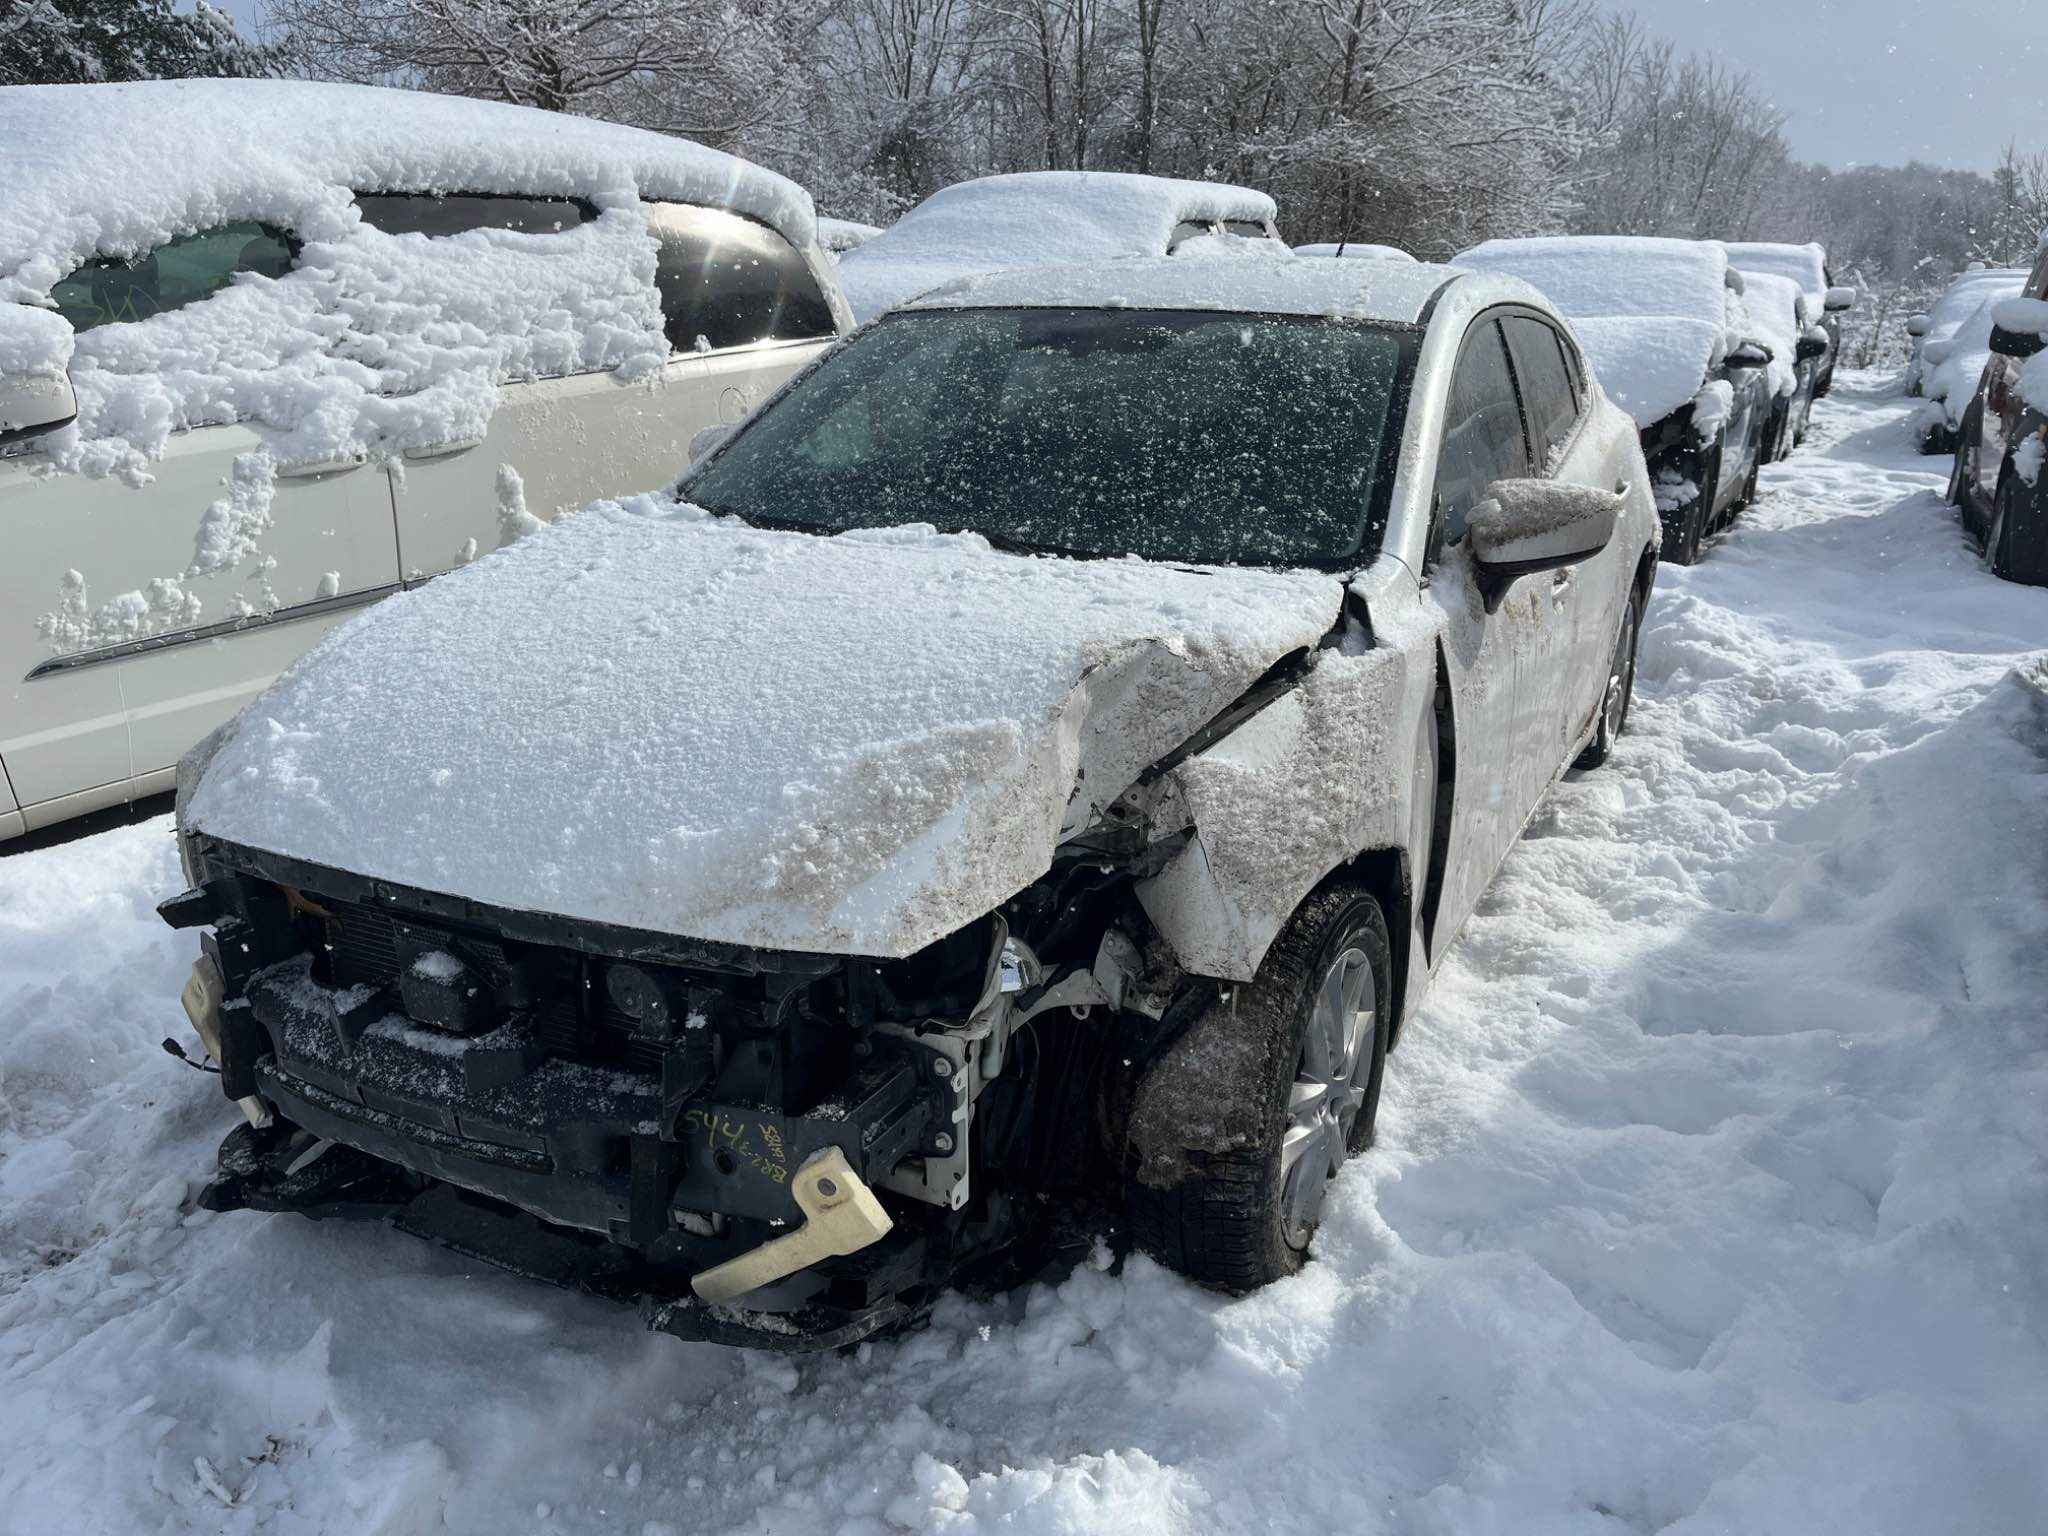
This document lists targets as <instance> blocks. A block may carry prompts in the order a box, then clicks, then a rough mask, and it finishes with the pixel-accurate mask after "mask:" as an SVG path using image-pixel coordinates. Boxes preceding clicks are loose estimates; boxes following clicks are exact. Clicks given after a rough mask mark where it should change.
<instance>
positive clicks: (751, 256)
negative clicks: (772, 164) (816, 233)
mask: <svg viewBox="0 0 2048 1536" xmlns="http://www.w3.org/2000/svg"><path fill="white" fill-rule="evenodd" d="M647 224H648V227H649V228H650V229H651V230H652V231H653V232H654V238H655V242H656V244H657V245H658V247H659V250H658V252H657V254H656V257H655V268H654V282H655V286H656V287H657V288H659V289H660V290H661V319H662V327H663V329H664V330H666V331H667V333H668V343H669V346H670V347H672V348H674V349H675V350H676V351H677V352H715V351H720V350H722V349H724V348H726V347H747V346H754V345H756V344H758V343H760V342H764V341H809V340H813V339H815V338H818V337H825V336H831V335H833V334H834V332H835V331H836V330H837V327H836V326H835V325H834V324H833V322H832V306H831V304H830V303H829V302H828V301H827V300H826V298H825V291H824V289H822V288H820V287H819V286H818V280H817V278H816V277H814V276H813V275H812V273H811V269H810V268H809V267H808V266H806V265H805V264H804V259H803V257H802V255H800V254H799V253H798V251H797V249H796V247H795V246H793V245H791V244H790V243H789V242H788V241H787V240H785V239H783V238H782V236H780V235H779V234H777V233H776V232H775V231H774V230H772V229H770V228H769V227H768V226H767V225H765V224H756V223H755V222H754V221H753V220H752V219H743V218H741V217H740V216H739V215H738V214H735V213H727V212H725V211H724V210H723V209H719V208H692V207H690V206H688V205H687V204H684V203H649V204H648V205H647Z"/></svg>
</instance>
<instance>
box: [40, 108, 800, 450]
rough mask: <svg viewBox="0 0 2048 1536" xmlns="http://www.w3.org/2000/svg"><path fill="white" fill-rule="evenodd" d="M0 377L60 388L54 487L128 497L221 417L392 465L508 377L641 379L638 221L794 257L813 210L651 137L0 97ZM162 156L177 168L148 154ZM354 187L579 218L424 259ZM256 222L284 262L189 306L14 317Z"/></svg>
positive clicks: (643, 340) (448, 120) (473, 238)
mask: <svg viewBox="0 0 2048 1536" xmlns="http://www.w3.org/2000/svg"><path fill="white" fill-rule="evenodd" d="M0 144H4V145H5V146H6V155H5V160H6V175H5V176H4V177H0V358H5V359H6V360H7V363H8V366H9V367H10V369H13V370H16V371H24V372H41V373H57V372H61V371H62V370H63V369H64V368H66V367H67V366H68V367H69V370H70V374H71V379H72V383H73V385H74V387H75V388H76V390H77V394H78V422H77V424H76V425H75V426H73V427H69V428H66V429H65V430H64V431H62V432H59V433H56V434H53V435H52V436H51V437H50V438H48V439H46V440H45V442H44V444H43V445H42V446H43V447H44V449H45V454H46V457H47V459H48V461H49V462H51V463H52V464H54V465H55V466H56V467H57V468H59V469H65V470H72V471H78V472H82V473H86V474H118V475H121V476H122V477H124V478H126V479H128V480H130V481H131V482H134V483H138V484H139V483H141V482H142V481H144V480H146V479H147V478H148V476H149V465H150V462H151V461H152V460H154V459H156V458H158V457H160V456H161V455H162V454H163V453H164V452H165V451H166V449H167V447H168V445H169V441H170V438H171V436H172V435H173V434H174V433H176V432H179V431H182V430H184V429H186V428H190V427H197V426H203V425H209V424H216V423H222V422H230V421H242V422H246V423H247V424H248V425H250V426H251V427H252V428H253V429H254V430H256V431H257V432H258V434H259V435H261V436H262V437H263V438H264V439H265V442H266V445H267V446H268V448H269V449H270V451H271V454H272V456H273V458H275V459H276V460H278V461H280V462H285V461H290V460H304V461H318V460H323V459H330V458H337V457H343V456H347V455H352V454H356V453H378V454H396V453H398V452H400V451H402V450H403V449H405V448H408V447H417V446H421V445H424V444H426V443H430V442H436V441H445V440H448V439H450V438H464V437H474V436H480V435H481V434H482V432H483V429H484V424H485V423H486V422H488V420H489V418H490V416H491V414H492V412H493V411H494V410H495V409H496V406H497V403H498V386H499V385H500V384H501V383H503V382H504V381H506V380H509V379H518V378H530V377H537V376H551V375H562V374H570V373H581V372H598V371H607V370H609V371H614V372H616V373H618V374H620V375H621V376H623V377H637V376H641V375H645V374H649V373H652V372H653V371H654V370H655V369H656V368H658V367H659V366H660V364H661V363H662V362H663V361H665V360H666V358H667V357H668V353H669V347H668V342H667V339H666V337H665V335H664V334H663V329H662V316H661V308H660V301H659V297H658V294H657V292H656V289H655V284H654V272H655V259H656V244H655V240H654V238H653V236H652V235H651V234H650V233H649V231H648V228H647V223H646V219H645V217H644V213H643V211H642V209H641V205H640V199H642V198H646V199H662V200H677V201H684V202H692V203H698V204H704V205H709V206H716V207H725V208H730V209H733V210H734V211H736V212H739V213H742V214H745V215H747V216H749V217H752V218H756V219H759V220H760V221H762V222H764V223H766V224H768V225H770V226H771V227H773V228H775V229H777V230H779V231H781V232H782V233H783V234H784V236H785V237H786V238H788V239H789V240H790V241H791V242H792V243H794V244H796V245H798V246H799V247H802V246H806V245H809V244H811V243H812V242H813V241H814V240H815V237H816V229H815V221H814V218H813V213H812V207H811V201H810V197H809V195H808V194H807V193H805V192H804V191H803V190H802V189H801V188H800V187H798V186H796V185H795V184H794V183H792V182H789V181H787V180H785V179H784V178H782V177H780V176H777V175H775V174H773V173H772V172H769V171H766V170H763V169H761V168H760V167H758V166H753V165H750V164H748V163H747V162H745V161H742V160H737V159H734V158H733V157H732V156H730V155H725V154H721V153H719V152H717V151H715V150H710V149H706V148H704V147H703V146H701V145H697V144H691V143H689V142H687V141H685V140H682V139H677V138H672V137H669V136H667V135H663V134H656V133H649V132H645V131H642V130H639V129H633V128H624V127H619V126H617V125H614V124H607V123H598V122H593V121H591V120H589V119H586V118H578V117H567V116H563V115H561V114H559V113H552V112H540V111H535V110H532V109H530V108H524V107H514V106H508V105H505V104H502V103H494V102H482V101H470V100H465V99H461V98H456V97H449V96H435V95H429V94H426V93H423V92H418V91H393V90H383V89H378V88H376V87H371V86H353V85H332V84H311V83H306V82H296V81H278V80H187V81H151V82H144V83H139V84H125V85H92V86H34V87H13V88H9V89H7V90H5V91H0ZM166 146H176V152H175V153H166ZM357 191H403V192H443V193H446V192H474V193H489V192H502V193H518V194H525V195H533V196H554V197H570V198H576V199H580V200H582V201H583V202H584V203H586V204H588V205H589V206H591V207H592V208H594V209H596V210H597V212H598V217H597V218H595V219H594V220H590V221H588V222H586V223H584V224H583V225H581V226H580V227H577V228H573V229H568V230H564V231H561V232H557V233H550V234H539V235H536V234H515V233H512V232H510V231H506V230H492V229H484V230H473V231H469V232H467V233H463V234H459V235H451V236H444V237H437V238H433V239H428V238H425V237H423V236H419V235H390V234H385V233H382V232H380V231H378V230H376V229H373V228H371V227H370V226H368V225H367V224H364V223H363V222H362V221H361V219H360V216H359V212H358V209H357V207H356V205H355V200H354V193H355V192H357ZM244 221H257V222H261V223H265V224H268V225H271V226H273V227H276V228H278V229H281V230H284V231H286V232H287V233H289V234H290V235H292V236H293V237H295V238H296V239H297V240H298V241H300V242H301V247H300V249H299V251H298V254H297V258H296V260H295V262H294V264H293V266H292V268H291V270H289V271H287V272H284V273H283V274H281V275H264V274H261V273H257V272H243V273H239V274H237V275H236V277H235V278H234V280H233V282H232V283H231V285H230V286H229V287H227V288H225V289H223V290H222V291H220V292H218V293H216V294H214V295H212V296H211V297H209V298H207V299H206V300H205V301H204V302H203V303H197V304H190V305H187V306H186V307H184V308H182V309H177V310H173V311H169V312H166V313H162V314H158V315H153V316H151V317H149V318H147V319H144V320H141V321H134V322H127V323H116V324H106V325H101V326H98V327H95V328H92V329H90V330H87V331H85V332H83V333H81V334H79V335H77V336H76V337H75V338H74V336H73V333H72V330H71V327H70V326H69V325H68V324H67V323H65V322H63V321H61V320H58V321H57V323H56V324H55V325H54V326H53V325H52V324H51V320H52V316H51V315H49V314H48V313H47V312H45V311H43V310H40V309H36V308H33V307H31V306H37V305H42V304H46V303H47V302H48V300H49V295H50V293H51V290H52V288H53V287H54V286H55V285H56V284H57V283H58V282H59V281H61V280H62V279H64V278H65V277H67V276H69V275H70V274H71V273H72V272H73V271H75V270H76V269H77V268H78V267H79V266H80V264H81V263H83V262H84V261H86V260H87V259H89V258H92V257H95V256H114V257H121V258H128V257H134V256H137V255H140V254H143V253H145V252H148V251H150V250H152V249H153V248H155V247H157V246H159V245H161V244H163V243H164V242H165V241H168V240H170V239H172V238H174V237H177V236H180V235H189V234H193V233H195V232H198V231H201V230H205V229H210V228H217V227H219V226H221V225H223V224H232V223H239V222H244Z"/></svg>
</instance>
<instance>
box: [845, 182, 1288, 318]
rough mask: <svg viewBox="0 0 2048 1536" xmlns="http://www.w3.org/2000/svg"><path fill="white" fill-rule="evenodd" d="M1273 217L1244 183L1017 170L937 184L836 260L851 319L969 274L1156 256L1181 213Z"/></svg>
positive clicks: (1269, 205) (1269, 203) (1268, 203)
mask: <svg viewBox="0 0 2048 1536" xmlns="http://www.w3.org/2000/svg"><path fill="white" fill-rule="evenodd" d="M1273 216H1274V205H1273V199H1272V198H1270V197H1268V196H1267V195H1266V194H1265V193H1263V192H1254V191H1252V190H1251V189H1250V188H1249V187H1234V186H1230V185H1227V184H1225V183H1223V182H1215V181H1176V180H1173V179H1172V178H1170V177H1165V176H1135V175H1130V174H1127V173H1124V172H1121V171H1024V172H1019V173H1017V174H1014V175H1009V176H985V177H983V178H981V179H980V180H978V181H963V182H960V183H958V184H956V185H954V186H950V187H944V188H941V189H940V190H939V191H937V192H934V193H933V194H932V195H931V196H930V197H928V198H926V199H925V200H924V201H923V202H921V203H919V204H918V205H917V206H916V207H915V208H913V209H911V210H910V211H909V212H908V213H906V214H904V215H903V217H902V218H900V219H898V220H897V221H896V222H895V223H894V224H893V225H891V226H890V227H889V228H888V229H886V230H884V231H883V232H882V233H881V234H879V235H877V236H876V237H875V238H874V239H872V240H870V241H868V242H867V243H866V244H865V245H863V246H861V247H859V249H857V250H852V251H848V252H847V253H846V255H845V256H844V257H843V258H842V259H841V261H840V263H839V272H840V276H841V278H842V279H843V281H844V283H845V286H846V295H847V298H848V300H849V301H851V303H852V305H853V313H854V318H855V319H856V320H862V321H865V320H872V319H873V318H874V317H875V316H876V315H879V314H880V313H881V312H882V311H883V310H885V309H888V308H890V307H892V306H893V305H896V304H899V303H901V302H902V301H903V300H905V299H907V298H910V297H912V296H913V295H915V294H919V293H922V292H924V291H925V290H926V289H927V288H932V287H936V286H937V285H938V284H940V283H943V282H947V281H950V280H951V279H953V278H956V277H965V276H968V275H970V274H972V273H976V272H996V271H1003V270H1007V269H1009V268H1013V267H1031V266H1039V265H1043V264H1046V263H1051V262H1058V263H1071V262H1092V261H1113V260H1116V259H1118V258H1120V257H1131V256H1163V255H1165V254H1166V248H1167V246H1168V245H1169V244H1170V243H1171V242H1172V239H1173V230H1174V226H1175V225H1176V224H1179V223H1180V222H1182V221H1183V220H1186V219H1246V220H1251V221H1254V222H1264V221H1266V220H1268V219H1271V218H1272V217H1273Z"/></svg>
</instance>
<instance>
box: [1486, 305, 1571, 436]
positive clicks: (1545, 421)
mask: <svg viewBox="0 0 2048 1536" xmlns="http://www.w3.org/2000/svg"><path fill="white" fill-rule="evenodd" d="M1501 328H1502V329H1503V330H1505V331H1506V332H1507V337H1508V345H1509V346H1510V347H1512V348H1513V349H1514V357H1515V377H1516V378H1517V379H1518V380H1519V381H1520V382H1521V386H1522V405H1523V408H1524V409H1525V410H1526V412H1527V413H1528V418H1529V433H1530V436H1531V437H1532V438H1534V439H1535V450H1536V457H1537V459H1538V461H1539V462H1540V463H1542V464H1544V465H1549V464H1552V463H1554V462H1555V461H1556V459H1557V457H1558V455H1559V454H1561V453H1562V452H1563V451H1564V445H1565V444H1566V443H1567V442H1569V441H1570V439H1571V435H1572V432H1573V430H1574V429H1575V428H1576V427H1577V426H1578V421H1579V395H1578V390H1577V388H1576V387H1575V386H1574V385H1573V383H1572V374H1571V367H1570V365H1569V363H1567V361H1566V360H1565V354H1564V338H1563V337H1561V336H1559V335H1558V334H1557V332H1556V331H1555V330H1553V329H1552V328H1551V327H1550V326H1548V325H1546V324H1544V323H1543V322H1542V321H1541V320H1537V319H1534V318H1533V317H1530V316H1527V315H1510V316H1509V317H1508V318H1507V319H1506V320H1504V321H1502V322H1501Z"/></svg>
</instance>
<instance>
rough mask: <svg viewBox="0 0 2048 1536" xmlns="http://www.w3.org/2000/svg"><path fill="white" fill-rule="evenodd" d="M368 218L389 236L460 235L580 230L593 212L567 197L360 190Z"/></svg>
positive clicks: (366, 220)
mask: <svg viewBox="0 0 2048 1536" xmlns="http://www.w3.org/2000/svg"><path fill="white" fill-rule="evenodd" d="M356 207H357V208H358V209H359V210H361V212H362V215H363V222H364V223H365V224H367V225H369V226H370V228H372V229H381V230H382V231H383V232H384V233H385V234H387V235H428V236H433V235H459V234H462V233H463V232H464V231H466V230H472V229H509V230H511V231H513V232H514V233H515V234H521V235H553V234H559V233H561V232H562V231H563V230H565V229H574V228H576V227H577V225H579V224H582V223H584V222H586V221H587V220H588V219H590V218H591V217H592V216H593V215H592V211H591V210H590V209H589V208H587V207H585V206H584V205H583V204H582V203H579V202H576V201H574V200H573V199H570V198H566V197H489V196H475V197H472V196H469V195H467V194H457V195H456V196H453V197H442V196H440V195H439V194H437V193H433V192H358V193H357V194H356Z"/></svg>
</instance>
